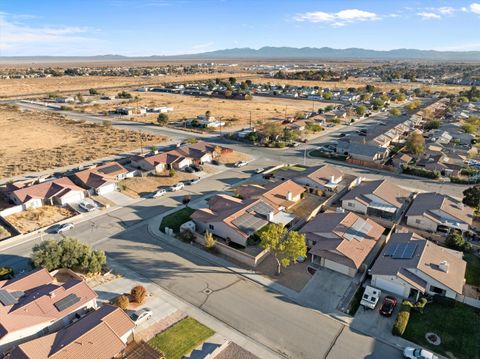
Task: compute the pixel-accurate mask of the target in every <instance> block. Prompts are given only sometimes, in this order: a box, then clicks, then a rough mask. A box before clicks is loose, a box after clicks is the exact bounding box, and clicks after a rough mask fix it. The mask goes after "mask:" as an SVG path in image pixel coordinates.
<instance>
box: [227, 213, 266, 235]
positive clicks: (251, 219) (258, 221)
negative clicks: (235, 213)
mask: <svg viewBox="0 0 480 359" xmlns="http://www.w3.org/2000/svg"><path fill="white" fill-rule="evenodd" d="M266 222H267V221H265V220H264V219H262V218H258V217H255V216H253V215H251V214H249V213H244V214H242V215H241V216H240V217H238V218H236V219H235V220H233V221H232V223H233V224H234V225H235V226H237V227H238V228H239V229H240V230H241V231H243V232H245V233H247V234H249V233H253V232H256V231H258V230H259V229H260V228H262V226H263V225H264V224H265V223H266Z"/></svg>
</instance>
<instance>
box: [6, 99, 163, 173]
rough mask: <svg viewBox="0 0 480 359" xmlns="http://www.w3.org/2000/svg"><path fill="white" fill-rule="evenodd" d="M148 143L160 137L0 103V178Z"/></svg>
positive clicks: (64, 164)
mask: <svg viewBox="0 0 480 359" xmlns="http://www.w3.org/2000/svg"><path fill="white" fill-rule="evenodd" d="M140 140H142V144H143V145H144V146H152V145H156V144H160V143H162V142H164V141H165V138H164V137H160V136H154V135H151V134H147V133H140V132H135V131H128V130H119V129H114V128H109V127H104V126H101V125H95V124H89V123H80V122H76V121H73V120H69V119H65V118H64V117H63V116H62V115H60V114H55V113H51V112H43V111H21V110H19V109H17V108H15V107H12V106H7V105H1V106H0V179H1V178H5V177H11V176H17V175H21V174H24V173H27V172H37V171H43V170H46V169H51V168H55V167H62V166H68V165H74V164H80V163H83V162H85V161H91V160H94V159H97V158H102V157H106V156H110V155H116V154H119V153H123V152H126V151H131V150H134V149H139V148H140Z"/></svg>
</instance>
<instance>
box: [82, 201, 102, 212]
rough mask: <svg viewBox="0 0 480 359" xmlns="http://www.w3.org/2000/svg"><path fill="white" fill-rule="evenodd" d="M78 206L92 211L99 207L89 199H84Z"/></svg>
mask: <svg viewBox="0 0 480 359" xmlns="http://www.w3.org/2000/svg"><path fill="white" fill-rule="evenodd" d="M78 206H79V207H80V208H81V209H83V210H84V211H85V212H92V211H95V210H96V209H97V206H95V205H94V204H92V203H90V202H87V201H82V202H80V203H79V204H78Z"/></svg>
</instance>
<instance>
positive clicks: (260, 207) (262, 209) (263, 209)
mask: <svg viewBox="0 0 480 359" xmlns="http://www.w3.org/2000/svg"><path fill="white" fill-rule="evenodd" d="M272 211H273V208H272V207H270V206H269V205H268V204H266V203H264V202H259V203H257V204H256V205H254V206H252V207H251V208H250V209H249V210H248V212H249V213H251V212H256V213H258V214H261V215H262V216H268V214H269V213H270V212H272Z"/></svg>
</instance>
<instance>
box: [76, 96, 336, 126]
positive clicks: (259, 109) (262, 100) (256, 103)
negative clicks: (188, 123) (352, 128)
mask: <svg viewBox="0 0 480 359" xmlns="http://www.w3.org/2000/svg"><path fill="white" fill-rule="evenodd" d="M115 94H116V93H114V92H112V93H110V95H115ZM134 94H135V95H136V96H139V97H140V100H139V101H138V102H135V103H130V104H124V105H123V106H130V107H132V108H135V107H142V106H143V107H159V106H167V107H173V109H174V111H173V112H170V113H168V117H169V119H170V120H172V121H176V120H182V119H184V118H195V117H197V116H198V115H202V114H204V113H205V112H206V111H210V112H211V114H212V116H215V117H216V118H217V119H220V118H221V119H222V120H223V121H226V122H227V126H228V127H233V126H238V127H244V126H245V124H247V123H249V121H250V112H251V114H252V121H253V123H256V122H257V121H258V120H268V119H284V118H285V113H286V115H287V116H293V115H295V114H296V113H297V112H299V111H304V110H306V111H310V110H312V109H314V110H318V109H319V108H323V107H326V106H328V105H329V104H327V103H321V102H312V101H307V100H293V99H282V98H271V97H258V96H254V97H253V99H252V100H251V101H246V100H226V99H219V98H208V97H194V96H187V95H176V94H168V93H161V92H147V93H144V92H137V93H134ZM118 106H119V105H118V104H116V103H113V104H105V105H104V104H101V105H100V104H99V105H93V106H75V109H76V110H83V111H85V112H89V113H97V114H98V113H100V112H104V111H112V110H114V109H115V108H116V107H118ZM157 116H158V114H151V115H146V116H139V117H131V118H132V119H133V120H134V121H139V122H156V118H157ZM230 120H232V121H231V122H230Z"/></svg>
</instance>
